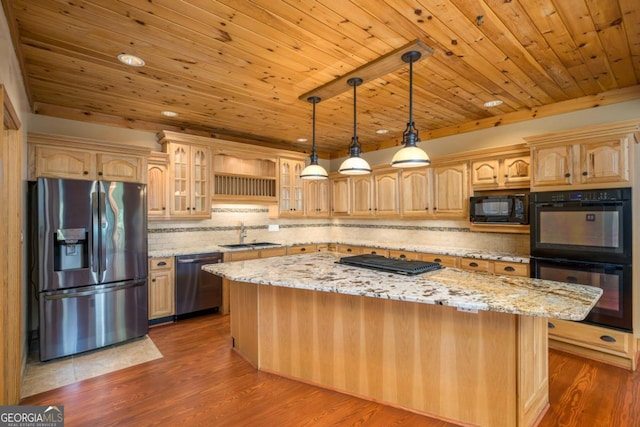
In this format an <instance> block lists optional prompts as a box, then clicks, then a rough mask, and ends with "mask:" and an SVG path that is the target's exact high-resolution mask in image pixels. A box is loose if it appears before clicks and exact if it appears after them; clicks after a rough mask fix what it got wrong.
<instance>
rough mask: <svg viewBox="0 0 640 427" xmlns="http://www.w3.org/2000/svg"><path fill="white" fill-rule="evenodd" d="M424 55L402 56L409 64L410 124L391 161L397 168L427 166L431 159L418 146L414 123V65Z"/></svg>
mask: <svg viewBox="0 0 640 427" xmlns="http://www.w3.org/2000/svg"><path fill="white" fill-rule="evenodd" d="M421 55H422V54H421V53H420V52H417V51H415V50H414V51H410V52H406V53H404V54H402V60H403V61H404V62H408V63H409V122H407V128H406V129H405V130H404V132H403V133H402V145H404V147H402V148H401V149H400V150H399V151H398V152H397V153H396V154H395V155H394V156H393V159H391V166H394V167H397V168H412V167H418V166H427V165H429V164H430V163H431V159H429V156H428V155H427V153H425V152H424V150H422V149H421V148H420V147H418V146H417V145H416V144H417V143H418V142H420V137H419V136H418V129H416V126H415V123H414V122H413V63H414V62H415V61H417V60H418V59H420V56H421Z"/></svg>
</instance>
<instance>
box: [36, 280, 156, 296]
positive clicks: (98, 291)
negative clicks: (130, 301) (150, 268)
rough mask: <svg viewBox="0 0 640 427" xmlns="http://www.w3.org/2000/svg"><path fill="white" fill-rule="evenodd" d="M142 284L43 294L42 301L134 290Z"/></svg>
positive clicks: (141, 282)
mask: <svg viewBox="0 0 640 427" xmlns="http://www.w3.org/2000/svg"><path fill="white" fill-rule="evenodd" d="M144 283H145V281H144V280H138V281H135V282H132V283H127V284H126V285H118V284H115V285H110V286H101V287H100V289H93V290H87V291H79V292H65V293H59V294H50V295H49V294H44V299H45V300H47V301H50V300H58V299H65V298H77V297H86V296H90V295H99V294H106V293H109V292H113V291H117V290H123V289H130V288H135V287H137V286H141V285H144Z"/></svg>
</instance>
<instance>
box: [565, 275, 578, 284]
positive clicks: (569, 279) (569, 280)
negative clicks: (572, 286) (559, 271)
mask: <svg viewBox="0 0 640 427" xmlns="http://www.w3.org/2000/svg"><path fill="white" fill-rule="evenodd" d="M567 283H578V278H577V277H576V276H567Z"/></svg>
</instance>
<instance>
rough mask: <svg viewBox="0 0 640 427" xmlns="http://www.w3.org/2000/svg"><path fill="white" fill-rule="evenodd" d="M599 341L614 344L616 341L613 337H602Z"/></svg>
mask: <svg viewBox="0 0 640 427" xmlns="http://www.w3.org/2000/svg"><path fill="white" fill-rule="evenodd" d="M600 339H601V340H602V341H606V342H616V339H615V338H614V337H612V336H611V335H603V336H601V337H600Z"/></svg>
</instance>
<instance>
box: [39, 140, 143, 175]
mask: <svg viewBox="0 0 640 427" xmlns="http://www.w3.org/2000/svg"><path fill="white" fill-rule="evenodd" d="M28 142H29V179H30V180H36V179H37V178H39V177H43V178H68V179H86V180H94V179H100V180H105V181H127V182H141V183H145V182H146V179H147V167H146V164H147V156H148V154H149V152H150V150H148V149H146V148H142V147H131V146H123V145H119V144H111V143H108V142H104V141H95V140H89V139H83V138H74V137H66V136H59V135H44V134H29V136H28ZM69 147H72V148H69ZM123 151H126V152H127V154H122V152H123Z"/></svg>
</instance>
